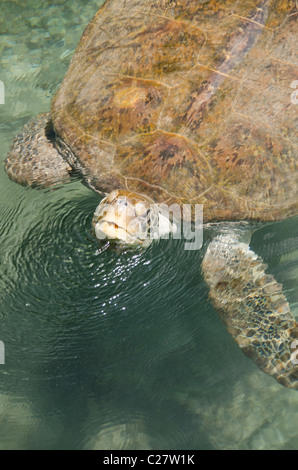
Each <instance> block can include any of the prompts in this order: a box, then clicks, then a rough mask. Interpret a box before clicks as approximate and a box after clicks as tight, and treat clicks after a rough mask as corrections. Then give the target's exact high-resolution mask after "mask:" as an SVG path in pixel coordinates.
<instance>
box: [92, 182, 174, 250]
mask: <svg viewBox="0 0 298 470" xmlns="http://www.w3.org/2000/svg"><path fill="white" fill-rule="evenodd" d="M165 219H166V218H165V217H164V216H163V215H162V214H161V212H160V210H159V208H158V205H157V204H154V203H153V202H151V201H150V200H148V199H147V198H145V197H144V196H142V195H140V194H136V193H132V192H130V191H125V190H115V191H112V192H111V193H110V194H109V195H108V196H107V197H105V198H104V199H103V200H102V201H101V203H100V204H99V206H98V207H97V209H96V211H95V214H94V217H93V227H94V232H95V235H96V237H97V238H98V239H99V240H101V241H109V242H111V243H114V244H119V245H144V246H147V245H149V244H150V243H151V242H152V240H154V239H158V238H160V237H161V236H162V235H165V234H166V233H167V234H169V233H170V232H173V225H172V224H171V222H170V221H169V220H165Z"/></svg>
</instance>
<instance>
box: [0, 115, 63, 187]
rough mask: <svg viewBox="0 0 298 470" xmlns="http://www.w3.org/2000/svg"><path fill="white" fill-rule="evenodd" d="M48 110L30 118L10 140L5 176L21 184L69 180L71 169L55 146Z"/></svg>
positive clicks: (36, 184) (33, 184)
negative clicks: (12, 139)
mask: <svg viewBox="0 0 298 470" xmlns="http://www.w3.org/2000/svg"><path fill="white" fill-rule="evenodd" d="M54 142H55V133H54V130H53V126H52V121H51V115H50V113H44V114H40V115H39V116H37V117H35V118H33V119H31V120H30V121H29V122H28V123H27V124H25V126H24V127H23V129H22V131H21V133H20V134H19V135H17V137H16V138H15V139H14V141H13V143H12V146H11V148H10V150H9V153H8V155H7V158H6V161H5V168H6V171H7V174H8V176H9V177H10V179H12V180H13V181H16V182H17V183H19V184H23V185H25V186H41V187H49V186H52V185H54V184H57V183H59V182H61V181H64V180H66V179H69V177H70V174H71V172H72V168H71V167H70V166H69V165H68V163H67V162H66V161H65V160H64V159H63V158H62V156H61V155H60V154H59V152H58V151H57V149H56V148H55V144H54Z"/></svg>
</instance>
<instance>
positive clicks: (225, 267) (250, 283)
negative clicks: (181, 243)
mask: <svg viewBox="0 0 298 470" xmlns="http://www.w3.org/2000/svg"><path fill="white" fill-rule="evenodd" d="M266 268H267V266H266V265H265V264H264V262H263V260H262V259H261V258H260V257H258V256H257V255H256V254H255V253H254V252H253V251H252V250H251V249H250V248H249V246H248V244H246V243H243V242H241V241H240V238H239V236H237V234H236V235H233V234H232V235H231V234H221V235H219V236H217V237H216V238H215V239H214V240H213V241H212V242H211V243H210V245H209V247H208V249H207V252H206V254H205V257H204V260H203V264H202V269H203V273H204V277H205V280H206V282H207V284H208V286H209V288H210V298H211V299H212V301H213V303H214V305H215V307H216V308H217V309H218V311H219V313H220V316H221V318H222V320H223V322H224V323H225V325H226V326H227V328H228V331H229V333H230V334H231V335H232V336H233V338H234V340H235V341H236V342H237V343H238V345H239V346H240V348H241V349H242V351H243V352H244V353H245V354H246V355H247V356H249V357H250V358H251V359H253V360H254V362H255V363H256V364H257V365H258V366H259V367H260V369H262V370H263V371H264V372H265V373H267V374H269V375H272V376H273V377H274V378H275V379H276V380H277V381H278V382H279V383H281V384H282V385H284V386H285V387H289V388H294V389H298V365H297V364H298V361H297V357H296V356H298V354H297V349H298V341H297V338H298V324H297V323H296V322H295V319H294V317H293V316H292V314H291V311H290V306H289V304H288V302H287V300H286V297H285V295H284V293H283V291H282V286H281V285H280V284H278V283H277V281H276V280H275V279H274V277H273V276H272V275H270V274H267V273H266ZM295 350H296V353H295ZM295 364H296V365H295Z"/></svg>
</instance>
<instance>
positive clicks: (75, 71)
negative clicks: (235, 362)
mask: <svg viewBox="0 0 298 470" xmlns="http://www.w3.org/2000/svg"><path fill="white" fill-rule="evenodd" d="M297 20H298V12H297V5H296V2H295V0H287V1H284V0H245V1H244V0H243V1H242V0H240V1H239V0H224V1H221V2H219V1H217V0H207V1H206V0H176V1H175V0H174V1H173V0H155V1H154V2H153V1H152V0H130V1H126V0H107V1H106V3H105V4H104V6H103V7H102V8H101V9H100V10H99V12H98V13H97V14H96V16H95V17H94V19H93V20H92V21H91V23H90V24H89V26H88V27H87V28H86V30H85V32H84V34H83V36H82V39H81V41H80V43H79V45H78V48H77V50H76V53H75V55H74V57H73V59H72V62H71V65H70V67H69V70H68V72H67V74H66V76H65V78H64V81H63V83H62V85H61V86H60V89H59V90H58V92H57V94H56V96H55V97H54V100H53V103H52V107H51V112H50V113H46V114H43V115H41V116H38V117H36V118H34V119H33V120H32V121H30V122H29V123H28V124H27V125H26V126H25V127H24V129H23V130H22V132H21V134H20V135H18V136H17V137H16V139H15V141H14V143H13V145H12V147H11V150H10V152H9V155H8V157H7V160H6V170H7V172H8V175H9V176H10V178H12V179H13V180H15V181H17V182H19V183H22V184H27V185H43V186H50V185H52V184H54V183H56V182H57V181H61V180H63V179H64V178H65V177H68V176H69V174H70V173H71V172H72V171H76V172H79V173H80V174H81V175H82V177H83V179H84V181H85V182H86V183H87V184H88V185H89V186H90V187H91V188H92V189H94V190H95V191H97V192H99V193H101V194H102V195H105V196H106V197H105V199H104V200H103V202H102V203H101V204H100V206H99V208H98V209H97V210H96V213H95V216H94V220H93V224H94V227H95V232H96V234H97V235H98V237H99V238H103V237H106V238H108V239H113V238H118V241H119V242H120V241H121V240H122V241H123V240H124V241H126V242H127V243H134V242H139V243H141V242H142V241H143V238H142V237H139V231H136V229H135V227H136V226H138V227H141V228H142V230H143V231H144V233H147V232H149V231H150V233H152V232H154V233H155V236H159V235H161V232H164V231H165V230H166V229H165V227H166V224H162V223H158V222H161V221H163V222H164V220H163V217H165V216H164V214H163V213H162V210H161V209H160V208H159V206H156V205H155V206H154V205H153V204H152V203H153V202H154V203H165V204H167V205H175V207H177V205H178V207H182V206H183V205H184V204H190V205H196V204H203V207H204V222H205V223H206V224H211V223H212V224H213V238H212V240H211V241H210V243H209V245H208V248H207V249H206V252H205V254H204V258H203V263H202V272H203V274H204V278H205V281H206V283H207V285H208V286H209V289H210V298H211V299H212V301H213V303H214V305H215V307H216V308H217V309H218V311H219V313H220V316H221V318H222V319H223V321H224V323H225V324H226V326H227V328H228V330H229V332H230V333H231V334H232V336H233V338H234V339H235V341H236V342H237V343H238V344H239V346H240V347H241V348H242V350H243V351H244V352H245V353H246V354H247V355H248V356H250V357H251V358H252V359H253V360H254V361H255V362H256V364H257V365H258V366H259V367H260V368H261V369H262V370H264V371H265V372H266V373H268V374H270V375H272V376H274V377H275V378H276V379H277V381H278V382H280V383H281V384H283V385H285V386H287V387H291V388H295V389H298V367H297V365H295V363H297V362H298V361H297V357H296V354H295V351H296V349H297V347H296V338H298V324H297V323H296V322H295V319H294V317H293V316H292V314H291V311H290V307H289V304H288V302H287V300H286V298H285V295H284V293H283V291H282V287H281V285H279V284H278V283H277V282H276V280H275V279H274V277H273V276H272V275H270V274H267V273H266V269H267V266H266V265H265V264H264V262H263V261H262V259H261V258H260V257H258V255H257V254H255V253H254V252H253V251H252V249H251V248H250V246H249V243H250V235H251V233H252V231H253V230H255V229H256V227H259V225H260V224H261V223H262V224H263V223H266V222H267V223H268V222H273V221H277V220H282V219H285V218H289V217H294V216H295V215H297V212H298V192H297V187H298V185H297V176H298V166H297V107H295V102H296V100H293V96H292V99H291V95H292V93H293V89H292V88H293V86H292V88H291V85H293V83H294V82H295V80H296V79H297V71H298V64H297V56H296V50H297V47H296V41H297V33H298V28H297V25H298V22H297ZM107 206H108V207H107ZM124 208H125V210H127V211H128V212H129V216H127V213H128V212H127V213H125V212H123V211H124ZM114 209H115V210H114ZM113 210H114V211H113ZM124 213H125V217H123V214H124ZM192 213H193V212H192ZM176 215H177V214H176ZM174 221H175V214H174V215H173V221H171V224H168V229H167V230H168V231H171V230H172V229H174V227H175V225H174ZM160 227H163V228H160ZM297 344H298V342H297Z"/></svg>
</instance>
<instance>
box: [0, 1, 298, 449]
mask: <svg viewBox="0 0 298 470" xmlns="http://www.w3.org/2000/svg"><path fill="white" fill-rule="evenodd" d="M99 5H100V1H98V0H97V1H94V0H92V1H90V0H88V1H84V0H60V1H58V0H55V1H53V2H50V1H49V0H34V1H25V0H15V1H13V0H10V1H3V2H2V3H1V18H0V34H1V40H0V52H1V54H0V79H1V80H2V81H3V82H4V84H5V92H6V103H5V105H0V143H1V146H0V149H1V154H0V155H1V161H3V160H4V158H5V154H6V152H7V150H8V148H9V145H10V143H11V141H12V139H13V136H14V135H15V134H16V133H17V131H18V130H19V129H20V128H21V126H22V125H23V124H24V123H25V122H26V121H27V120H28V119H29V118H30V117H32V116H33V115H35V114H37V113H39V112H42V111H47V110H48V109H49V107H50V102H51V98H52V96H53V93H54V92H55V90H56V89H57V86H58V85H59V83H60V81H61V79H62V78H63V75H64V74H65V72H66V70H67V67H68V64H69V60H70V58H71V55H72V53H73V51H74V48H75V46H76V44H77V42H78V40H79V37H80V35H81V33H82V31H83V29H84V27H85V25H86V24H87V23H88V21H89V20H90V19H91V18H92V16H93V14H94V13H95V12H96V11H97V9H98V7H99ZM1 166H2V165H1ZM0 188H1V193H0V237H1V244H0V263H1V264H0V292H1V298H0V340H1V341H3V342H4V344H5V352H6V357H5V359H6V363H5V365H0V449H156V450H158V449H209V448H210V449H213V448H215V449H227V448H232V449H241V448H248V449H268V448H270V449H271V448H272V449H277V448H292V449H297V448H298V439H297V437H298V429H297V420H298V392H295V391H291V390H286V389H284V388H283V387H281V386H279V385H278V384H277V383H275V381H274V380H273V379H272V378H270V377H268V376H266V375H265V374H263V373H262V372H260V371H259V370H258V369H257V368H256V366H255V365H254V364H253V363H252V362H251V361H250V360H249V359H247V358H246V357H245V356H244V355H243V354H242V353H241V352H240V350H238V347H237V346H236V345H235V344H234V342H233V340H232V338H231V337H230V336H229V335H228V333H227V332H226V330H225V327H224V326H223V325H222V323H221V321H220V320H219V319H218V317H217V314H216V312H215V311H214V309H213V308H212V306H211V305H210V303H209V301H208V292H207V289H206V287H205V285H204V283H203V280H202V277H201V274H200V263H201V257H202V255H201V252H196V253H195V254H194V253H193V252H186V251H184V250H183V244H182V242H179V241H170V242H169V241H165V240H163V241H160V242H158V243H156V244H155V245H154V246H151V247H149V248H148V249H147V250H146V251H143V252H140V251H137V252H127V253H122V254H117V253H113V252H109V251H104V252H101V251H100V250H99V246H98V245H97V243H96V242H95V241H94V240H93V239H92V237H91V235H90V227H91V220H92V215H93V211H94V209H95V207H96V205H97V204H98V202H99V198H98V196H97V195H96V194H94V193H92V192H91V191H90V190H88V189H87V188H86V187H85V186H83V185H82V184H81V182H80V181H74V182H72V183H71V184H68V185H66V186H64V187H63V188H61V189H59V190H57V191H43V190H40V191H37V190H32V189H25V188H22V187H20V186H18V185H16V184H15V183H12V182H10V181H9V180H8V178H7V177H6V175H5V173H4V169H3V166H2V168H1V170H0ZM297 222H298V221H297V219H295V220H291V221H286V222H284V223H279V224H275V225H272V226H270V227H266V228H264V229H263V230H261V231H260V232H258V233H257V234H256V235H255V237H254V239H253V246H254V248H255V250H256V251H257V252H258V253H259V254H261V255H262V256H263V257H264V258H265V260H266V262H267V263H268V264H269V266H270V271H271V272H272V273H273V274H275V276H276V277H277V279H278V280H279V282H282V283H283V284H284V289H285V292H286V295H287V297H288V299H289V301H290V303H291V308H292V311H293V313H294V314H296V316H298V290H297V281H298V268H297V261H298V237H297Z"/></svg>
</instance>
